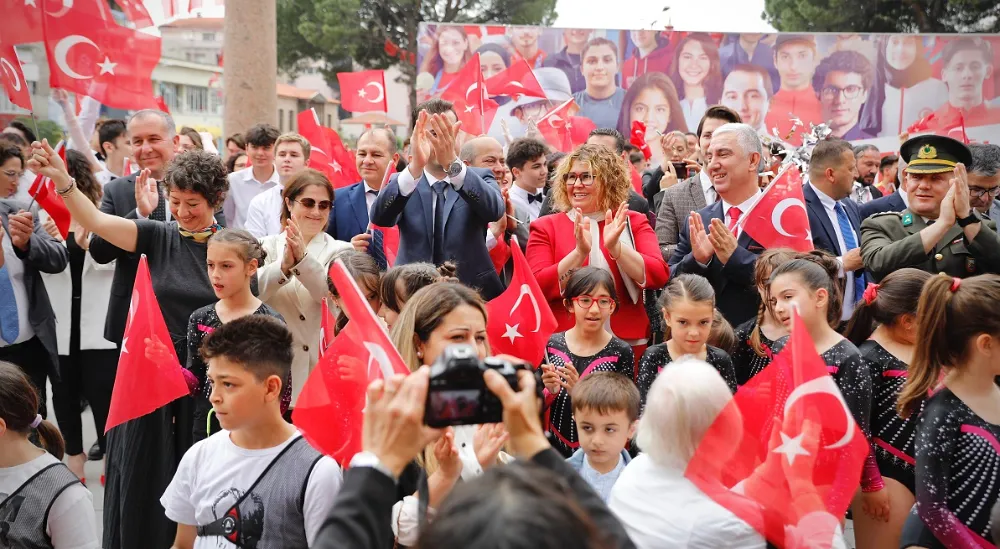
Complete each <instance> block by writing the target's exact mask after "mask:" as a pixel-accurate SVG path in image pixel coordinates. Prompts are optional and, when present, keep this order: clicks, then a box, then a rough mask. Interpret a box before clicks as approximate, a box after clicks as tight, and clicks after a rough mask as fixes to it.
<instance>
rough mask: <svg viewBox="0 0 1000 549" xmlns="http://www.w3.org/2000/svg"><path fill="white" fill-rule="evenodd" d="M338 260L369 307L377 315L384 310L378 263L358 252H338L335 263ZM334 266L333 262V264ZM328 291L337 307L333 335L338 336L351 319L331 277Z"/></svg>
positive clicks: (328, 279)
mask: <svg viewBox="0 0 1000 549" xmlns="http://www.w3.org/2000/svg"><path fill="white" fill-rule="evenodd" d="M337 260H340V261H343V262H344V266H345V267H347V272H348V273H349V274H350V275H351V278H353V279H354V281H355V282H357V284H358V288H360V289H361V293H362V294H363V295H364V296H365V299H366V300H367V301H368V305H369V306H371V308H372V310H373V311H375V312H376V313H378V312H379V310H380V309H381V308H382V300H381V294H380V291H381V286H382V272H381V271H379V269H378V263H375V260H374V259H373V258H372V256H370V255H368V254H367V253H365V252H359V251H358V250H344V251H342V252H337V254H336V255H334V256H333V262H336V261H337ZM331 265H332V262H331ZM326 286H327V289H329V290H330V297H331V299H332V300H333V304H334V305H336V306H337V315H336V322H335V324H334V326H333V334H334V335H337V334H339V333H340V331H341V330H343V329H344V328H345V327H346V326H347V323H348V322H349V321H350V318H349V317H348V316H347V313H346V312H344V309H343V307H341V303H340V292H338V291H337V287H336V286H334V285H333V281H332V280H330V277H329V275H328V276H327V279H326Z"/></svg>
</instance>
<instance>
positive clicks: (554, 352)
mask: <svg viewBox="0 0 1000 549" xmlns="http://www.w3.org/2000/svg"><path fill="white" fill-rule="evenodd" d="M547 350H548V353H549V354H550V355H556V356H557V357H559V358H561V359H562V361H563V365H564V366H565V365H566V364H573V361H572V360H571V359H570V358H569V355H567V354H566V353H564V352H562V351H560V350H559V349H555V348H552V347H549V348H548V349H547ZM553 366H555V364H553Z"/></svg>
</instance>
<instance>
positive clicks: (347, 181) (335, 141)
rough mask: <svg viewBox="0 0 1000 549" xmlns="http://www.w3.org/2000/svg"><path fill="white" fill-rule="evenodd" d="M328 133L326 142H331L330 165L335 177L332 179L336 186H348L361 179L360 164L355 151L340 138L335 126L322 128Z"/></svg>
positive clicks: (324, 132) (325, 133)
mask: <svg viewBox="0 0 1000 549" xmlns="http://www.w3.org/2000/svg"><path fill="white" fill-rule="evenodd" d="M320 129H321V130H322V132H323V134H324V135H326V142H327V143H329V144H330V167H331V168H332V169H333V173H334V174H335V175H334V179H331V181H332V182H333V186H334V187H336V188H340V187H346V186H348V185H353V184H355V183H357V182H358V181H361V174H360V173H359V172H358V165H357V162H355V157H354V153H353V152H351V151H350V150H348V149H347V146H345V145H344V142H343V141H341V139H340V134H338V133H337V132H336V131H334V129H333V128H327V127H323V128H320Z"/></svg>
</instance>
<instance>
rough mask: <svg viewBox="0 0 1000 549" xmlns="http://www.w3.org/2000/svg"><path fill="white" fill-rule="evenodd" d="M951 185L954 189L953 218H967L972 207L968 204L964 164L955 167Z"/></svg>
mask: <svg viewBox="0 0 1000 549" xmlns="http://www.w3.org/2000/svg"><path fill="white" fill-rule="evenodd" d="M951 184H952V188H953V189H955V199H954V200H955V218H956V219H962V218H963V217H969V213H970V211H971V210H972V206H970V204H969V202H970V200H969V173H968V171H966V169H965V164H962V163H961V162H959V163H958V164H956V165H955V177H954V178H952V180H951Z"/></svg>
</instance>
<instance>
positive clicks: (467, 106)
mask: <svg viewBox="0 0 1000 549" xmlns="http://www.w3.org/2000/svg"><path fill="white" fill-rule="evenodd" d="M474 110H476V108H475V107H473V106H472V105H466V106H465V112H472V111H474Z"/></svg>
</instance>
